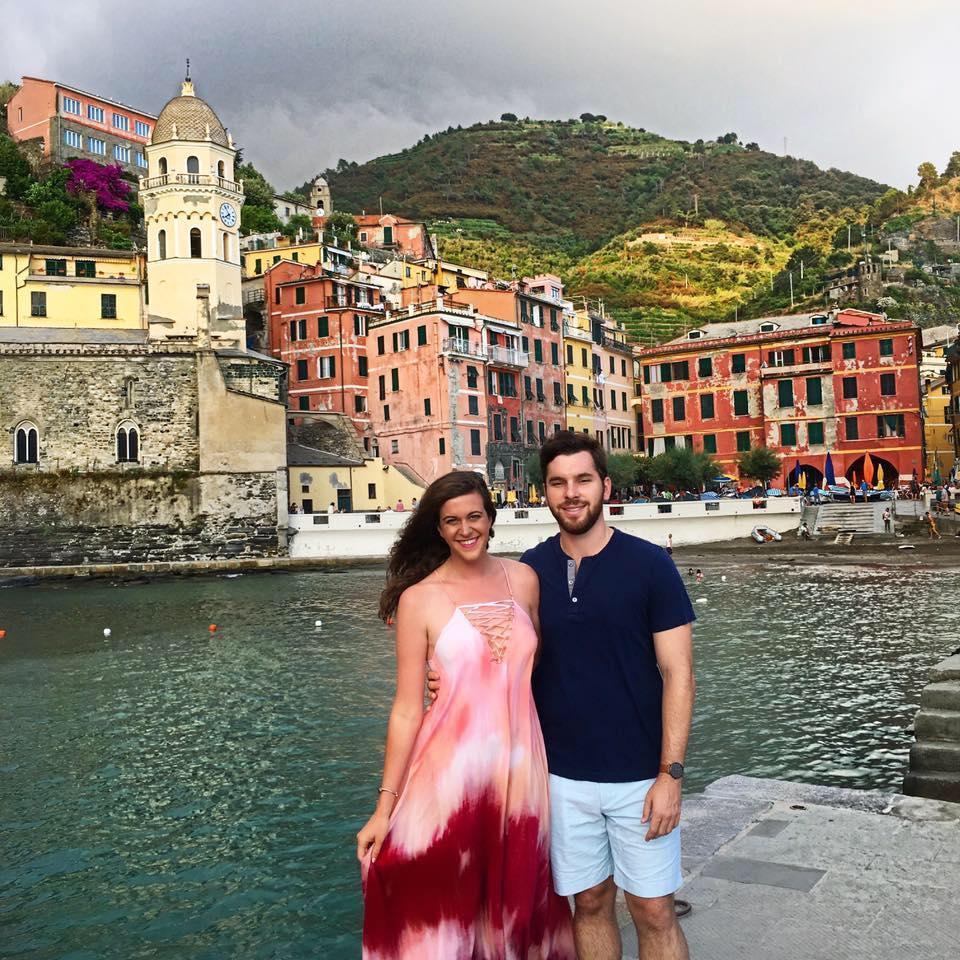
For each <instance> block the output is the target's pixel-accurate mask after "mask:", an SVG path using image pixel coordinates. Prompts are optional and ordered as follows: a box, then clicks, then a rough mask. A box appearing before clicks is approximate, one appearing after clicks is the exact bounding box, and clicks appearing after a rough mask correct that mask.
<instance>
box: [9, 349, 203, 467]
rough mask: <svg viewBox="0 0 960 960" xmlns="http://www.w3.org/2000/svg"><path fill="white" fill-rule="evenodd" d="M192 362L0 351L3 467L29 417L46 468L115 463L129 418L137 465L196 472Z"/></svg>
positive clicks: (150, 354) (137, 352)
mask: <svg viewBox="0 0 960 960" xmlns="http://www.w3.org/2000/svg"><path fill="white" fill-rule="evenodd" d="M197 403H198V400H197V361H196V354H195V353H193V352H192V351H191V352H182V353H177V352H170V353H166V352H154V351H149V350H147V349H145V348H142V347H141V348H131V347H114V348H112V349H111V348H107V347H102V348H99V349H93V348H91V347H85V346H81V345H74V346H65V345H64V346H57V347H53V346H51V345H33V346H30V347H25V346H16V345H14V346H5V347H3V348H2V349H0V431H2V433H3V436H4V439H5V441H6V442H5V444H4V447H5V449H3V450H2V451H0V469H6V468H8V467H12V466H13V433H14V430H15V429H16V426H17V424H18V423H20V422H22V421H23V420H29V421H30V422H31V423H33V424H34V425H35V426H36V427H37V430H38V433H39V453H40V467H41V469H43V470H53V471H63V470H80V471H89V470H97V469H113V468H114V467H115V466H116V430H117V426H118V425H119V424H120V422H121V421H124V420H132V421H133V422H134V423H135V424H136V425H137V427H138V429H139V432H140V456H141V466H142V467H144V468H146V469H152V468H160V469H165V470H173V471H177V470H196V469H197V467H198V462H199V446H198V431H197Z"/></svg>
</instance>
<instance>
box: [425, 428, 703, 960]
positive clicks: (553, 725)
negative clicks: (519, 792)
mask: <svg viewBox="0 0 960 960" xmlns="http://www.w3.org/2000/svg"><path fill="white" fill-rule="evenodd" d="M540 464H541V470H542V474H543V477H544V484H545V495H546V501H547V506H548V507H549V508H550V512H551V513H552V514H553V515H554V517H555V518H556V519H557V522H558V524H559V525H560V533H559V534H557V535H556V536H553V537H551V538H550V539H548V540H546V541H544V542H543V543H541V544H539V545H538V546H537V547H534V548H533V549H532V550H528V551H527V552H526V553H525V554H524V555H523V557H522V558H521V559H522V560H523V561H524V562H526V563H528V564H529V565H530V566H531V567H533V568H534V569H535V570H536V571H537V574H538V576H539V578H540V627H541V633H542V639H543V642H542V644H541V650H540V660H539V663H538V665H537V668H536V670H535V671H534V676H533V692H534V697H535V698H536V703H537V711H538V713H539V715H540V722H541V725H542V727H543V736H544V742H545V744H546V749H547V761H548V764H549V768H550V809H551V832H550V844H551V853H550V858H551V863H552V866H553V882H554V886H555V888H556V890H557V893H559V894H561V895H563V896H573V897H574V903H575V911H574V935H575V937H576V942H577V952H578V956H579V958H580V960H619V958H620V956H621V952H622V951H621V943H620V931H619V927H618V925H617V920H616V912H615V900H616V894H617V887H622V888H623V890H624V896H625V898H626V902H627V907H628V909H629V911H630V915H631V917H632V919H633V922H634V925H635V926H636V928H637V937H638V940H639V944H640V954H641V956H643V957H644V958H645V960H654V958H655V960H686V958H688V957H689V953H688V951H687V943H686V939H685V938H684V935H683V932H682V931H681V929H680V925H679V923H678V921H677V918H676V913H675V910H674V898H673V895H674V893H675V892H676V890H677V889H678V888H679V886H680V883H681V873H680V831H679V823H680V804H681V783H682V777H683V760H684V755H685V753H686V747H687V738H688V736H689V732H690V723H691V719H692V714H693V699H694V677H693V642H692V628H691V625H692V622H693V620H694V619H695V618H694V614H693V608H692V607H691V605H690V600H689V598H688V597H687V592H686V589H685V588H684V586H683V581H682V579H681V577H680V574H679V573H678V572H677V569H676V567H675V566H674V564H673V562H672V560H671V559H670V558H669V557H668V556H667V554H666V552H665V551H664V550H663V549H662V548H661V547H658V546H655V545H654V544H652V543H648V542H647V541H645V540H641V539H639V538H638V537H632V536H629V535H628V534H625V533H622V532H620V531H618V530H614V529H613V528H611V527H608V526H607V524H606V523H605V522H604V519H603V502H604V500H606V499H607V498H608V497H609V496H610V487H611V484H610V478H609V477H608V476H607V464H606V454H605V453H604V451H603V449H602V448H601V447H600V446H599V444H598V443H597V442H596V440H594V439H592V438H590V437H589V436H587V435H585V434H575V433H570V432H564V433H560V434H557V435H556V436H555V437H553V438H552V439H550V440H549V441H548V442H547V443H545V444H544V445H543V447H542V448H541V451H540ZM429 680H430V687H431V690H434V691H435V690H436V689H437V687H438V686H439V683H438V681H437V677H436V675H435V674H431V675H429Z"/></svg>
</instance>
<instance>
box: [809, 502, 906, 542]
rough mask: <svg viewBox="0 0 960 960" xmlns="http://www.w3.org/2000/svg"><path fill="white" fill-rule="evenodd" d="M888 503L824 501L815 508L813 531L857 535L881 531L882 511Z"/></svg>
mask: <svg viewBox="0 0 960 960" xmlns="http://www.w3.org/2000/svg"><path fill="white" fill-rule="evenodd" d="M886 506H888V504H887V503H886V502H884V501H881V502H880V503H825V504H823V505H821V506H820V507H819V508H818V509H817V520H816V526H815V527H814V528H813V529H814V532H815V533H821V534H831V533H853V534H856V535H857V536H865V535H873V534H875V533H883V511H884V508H885V507H886Z"/></svg>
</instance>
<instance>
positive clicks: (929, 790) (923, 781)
mask: <svg viewBox="0 0 960 960" xmlns="http://www.w3.org/2000/svg"><path fill="white" fill-rule="evenodd" d="M914 729H915V730H916V737H917V742H916V743H915V744H913V746H912V747H911V748H910V769H909V771H908V772H907V775H906V777H905V778H904V781H903V792H904V793H906V794H908V795H911V796H915V797H929V798H930V799H933V800H950V801H953V802H954V803H960V651H957V653H955V654H954V655H953V656H952V657H947V659H946V660H943V661H941V662H940V663H938V664H937V665H936V666H935V667H934V668H933V670H932V671H931V673H930V682H929V683H928V684H927V685H926V686H925V687H924V688H923V693H922V694H921V695H920V709H919V710H918V711H917V716H916V720H915V722H914Z"/></svg>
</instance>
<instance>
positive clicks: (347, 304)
mask: <svg viewBox="0 0 960 960" xmlns="http://www.w3.org/2000/svg"><path fill="white" fill-rule="evenodd" d="M325 303H326V307H325V308H326V309H327V310H378V311H379V310H383V304H382V303H371V301H369V300H357V301H355V302H354V301H352V300H351V298H350V297H347V296H342V297H326V298H325Z"/></svg>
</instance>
